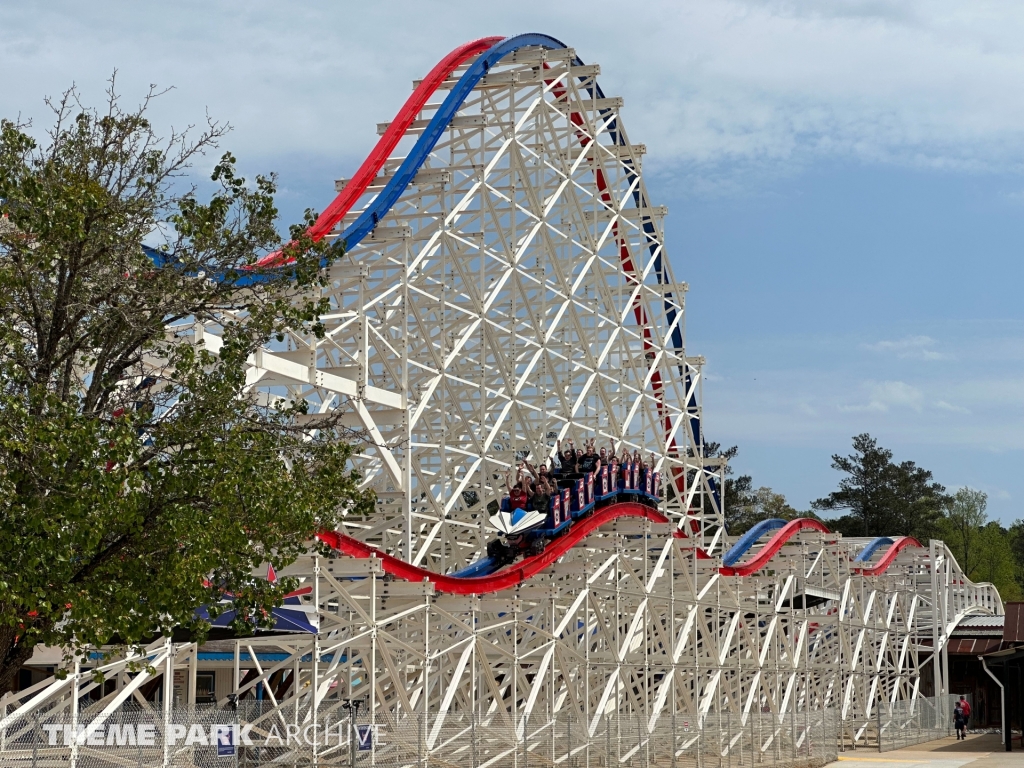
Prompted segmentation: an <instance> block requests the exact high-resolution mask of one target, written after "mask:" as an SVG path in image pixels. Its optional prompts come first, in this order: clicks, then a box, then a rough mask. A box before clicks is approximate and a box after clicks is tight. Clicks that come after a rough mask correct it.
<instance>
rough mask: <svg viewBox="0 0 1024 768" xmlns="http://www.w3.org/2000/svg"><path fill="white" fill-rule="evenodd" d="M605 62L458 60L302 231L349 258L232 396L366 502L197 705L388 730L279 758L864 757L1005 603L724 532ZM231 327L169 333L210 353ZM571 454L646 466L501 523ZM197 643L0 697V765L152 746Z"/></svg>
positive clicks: (667, 281)
mask: <svg viewBox="0 0 1024 768" xmlns="http://www.w3.org/2000/svg"><path fill="white" fill-rule="evenodd" d="M599 75H600V67H599V66H598V65H596V64H585V63H584V62H583V61H582V60H581V59H580V58H579V57H578V56H577V55H576V52H575V51H574V50H573V49H572V48H569V47H567V46H566V45H564V44H563V43H561V42H559V41H558V40H555V39H554V38H551V37H549V36H546V35H542V34H526V35H519V36H516V37H510V38H498V37H489V38H483V39H480V40H476V41H473V42H471V43H468V44H466V45H463V46H460V47H459V48H456V49H455V50H454V51H452V52H451V53H449V54H448V55H447V56H445V57H444V58H443V59H442V60H441V61H440V62H438V64H437V65H436V66H435V67H434V68H433V69H432V70H431V71H430V72H429V73H428V74H427V75H426V77H424V78H423V79H422V80H417V81H414V83H413V92H412V95H411V96H410V97H409V99H408V100H407V101H406V103H405V104H404V105H403V106H402V108H401V109H400V110H399V111H398V113H397V114H396V115H395V117H394V119H393V120H391V121H390V122H386V123H381V124H379V125H378V133H379V136H380V138H379V140H378V142H377V145H376V146H375V147H374V149H373V150H372V152H371V153H370V154H369V156H368V157H367V158H366V160H365V161H364V162H363V164H362V165H361V166H360V167H359V169H358V170H357V171H356V172H355V174H353V175H352V176H351V178H347V179H338V180H337V181H336V182H335V191H336V193H337V196H336V198H335V199H334V201H333V202H332V203H331V204H330V205H328V206H327V207H326V209H325V210H324V212H323V213H322V214H321V215H320V217H319V218H318V220H317V221H316V223H315V224H314V225H313V226H312V227H311V229H310V234H311V235H312V236H313V237H314V238H317V239H321V238H326V239H329V240H331V241H340V242H342V243H343V244H344V246H345V255H344V257H343V258H341V259H339V260H338V261H337V262H336V263H334V264H332V265H331V266H330V286H329V288H328V289H326V295H327V297H328V299H329V300H330V303H331V309H330V311H329V313H328V314H327V315H326V316H325V317H324V323H325V325H326V334H325V336H324V337H323V338H316V337H313V336H312V335H304V334H302V333H300V332H297V331H296V332H292V333H290V334H289V335H288V337H287V338H286V339H285V341H284V342H283V343H282V344H280V345H278V346H275V347H273V348H267V349H265V350H261V352H260V353H259V354H257V355H255V356H254V357H253V358H252V359H251V361H250V363H251V371H250V375H249V377H248V381H249V382H250V384H251V386H252V387H253V388H254V389H255V390H257V391H258V392H260V393H263V394H265V395H266V401H267V402H268V404H269V403H272V402H274V400H275V399H276V398H278V397H281V396H282V395H286V396H287V397H288V398H289V399H299V398H301V399H303V400H305V401H307V402H308V404H309V412H310V413H316V414H323V413H328V412H335V411H337V412H338V413H339V414H340V418H341V421H342V423H343V424H346V425H348V426H351V427H353V428H356V429H360V430H362V431H363V432H364V433H365V434H366V435H367V436H368V444H367V450H365V451H364V452H363V453H361V454H360V455H358V456H357V457H355V458H354V459H353V462H354V466H355V467H356V468H357V469H358V470H359V472H360V475H361V477H362V478H363V480H362V483H363V486H364V487H366V488H372V489H373V490H374V491H375V493H376V497H377V508H376V512H375V514H374V515H372V516H371V517H368V518H367V517H357V516H349V517H346V518H345V521H344V524H343V525H342V526H341V528H340V529H338V530H335V531H324V532H322V533H321V534H320V535H319V544H318V546H317V547H314V548H313V550H312V551H311V552H310V553H309V554H308V555H306V556H304V557H302V558H300V559H299V561H297V562H296V563H295V564H294V565H292V566H290V567H289V568H288V569H287V571H286V573H287V575H291V576H296V577H298V578H299V579H300V582H301V584H302V589H301V590H299V592H297V593H296V594H295V595H293V596H292V597H291V598H290V602H291V603H293V604H294V606H293V607H294V608H295V609H296V610H300V609H301V610H302V611H304V612H305V615H306V616H307V617H309V618H310V621H309V622H308V629H307V630H305V631H304V630H303V629H302V627H298V623H296V626H297V627H298V629H295V630H294V631H291V630H289V631H285V630H284V629H283V628H282V630H281V631H275V632H269V633H264V634H257V635H256V636H254V637H251V638H234V639H229V640H226V641H222V643H228V644H229V645H228V646H224V645H223V644H222V645H220V646H218V648H220V649H221V650H223V649H224V648H225V647H227V648H229V650H228V651H226V652H225V653H226V654H227V655H228V656H229V657H230V661H229V662H225V664H227V665H228V669H229V674H230V681H229V682H228V683H226V684H225V686H224V687H223V688H220V687H218V691H217V696H216V698H217V699H218V706H219V707H221V708H224V707H227V706H228V705H229V704H237V705H239V706H240V707H243V708H244V707H245V706H246V705H247V702H248V703H252V702H254V701H258V704H259V707H258V714H257V715H255V716H253V719H252V720H251V722H252V723H253V724H254V727H255V731H254V733H257V734H262V736H263V737H266V735H267V733H268V732H269V730H270V729H271V728H272V727H273V726H274V725H275V724H278V725H280V724H294V725H295V726H296V727H299V726H303V727H305V726H307V725H309V726H313V727H314V730H315V728H316V727H318V726H321V725H324V724H325V723H329V722H340V721H342V720H344V718H345V717H349V718H351V720H352V721H353V722H356V723H360V724H366V726H367V727H368V728H371V729H375V730H372V731H371V732H372V733H374V734H377V736H376V739H377V740H376V742H375V745H374V747H373V749H372V750H369V753H370V754H369V755H367V756H362V753H359V755H360V756H359V757H358V758H357V753H356V751H355V750H354V748H353V751H352V752H351V755H350V753H349V747H350V746H352V745H353V744H354V742H351V741H345V742H344V744H343V743H340V742H339V743H334V742H331V741H330V740H324V741H322V742H318V741H314V743H313V745H312V746H311V747H310V746H308V745H307V746H305V747H303V748H302V749H303V750H305V751H301V754H300V750H299V749H298V748H295V750H296V751H292V752H289V751H288V749H284V748H282V749H280V750H279V751H277V752H274V753H273V755H274V760H275V761H276V762H279V763H283V764H289V765H291V764H296V763H297V764H316V765H349V764H354V763H355V762H356V761H357V760H358V761H359V762H363V763H365V764H370V763H371V762H372V763H373V764H377V763H381V764H383V763H387V764H394V765H396V766H397V765H407V764H408V765H412V764H422V765H424V766H425V765H430V764H435V765H441V764H444V765H448V764H452V763H459V764H461V765H470V764H472V765H473V766H484V765H518V764H520V763H522V764H524V765H526V764H540V763H543V764H545V765H549V764H550V765H555V764H563V763H564V764H566V765H584V764H585V765H594V766H598V765H601V766H606V765H615V764H619V765H626V764H638V761H639V760H640V759H641V756H642V757H643V760H644V761H646V762H645V764H664V765H676V764H677V762H683V763H686V762H687V761H690V763H689V764H692V762H693V761H696V763H697V764H705V763H706V764H708V765H719V764H722V765H724V764H729V765H741V764H748V763H749V764H753V763H763V762H765V761H766V760H768V761H771V760H772V759H774V760H775V761H776V762H778V761H779V755H780V754H782V753H780V751H779V750H780V749H782V746H783V744H786V745H788V746H786V749H788V750H789V752H786V753H785V754H787V755H789V756H790V758H792V759H795V757H794V756H796V755H799V754H804V755H805V757H810V756H812V752H811V746H810V745H811V744H812V742H813V743H814V744H816V745H818V746H820V745H822V744H829V745H831V746H830V748H831V749H833V750H834V749H835V746H836V744H837V742H838V743H839V744H841V745H845V746H847V747H850V748H852V747H854V746H857V745H860V746H864V745H867V744H877V743H878V741H879V739H880V738H882V736H883V734H884V733H885V732H887V731H888V732H891V731H894V730H898V729H900V728H901V727H904V725H905V722H906V718H905V715H906V713H908V712H911V713H912V712H913V711H914V707H915V706H918V704H920V705H921V706H924V702H925V700H926V699H929V697H931V699H932V700H936V701H937V700H938V698H936V697H939V698H941V696H942V695H943V694H946V693H948V692H949V691H948V664H947V660H946V643H947V639H948V637H949V634H950V632H951V630H952V629H953V628H954V627H955V626H956V623H957V622H958V621H959V620H960V619H961V618H962V617H964V616H966V615H969V614H972V613H980V614H999V613H1002V602H1001V600H1000V597H999V595H998V593H997V591H996V590H995V589H994V588H993V587H992V586H991V585H988V584H972V583H970V582H969V581H968V580H967V579H966V578H965V577H964V574H963V573H962V571H961V569H960V567H959V566H958V564H957V563H956V561H955V559H954V558H953V557H952V556H951V555H950V553H949V551H948V550H947V548H946V547H945V545H944V544H943V543H942V542H940V541H930V542H927V543H921V542H917V541H915V540H913V539H909V538H876V539H856V538H853V539H851V538H844V537H842V536H840V535H838V534H835V533H832V532H830V531H829V530H828V528H827V527H826V526H825V525H823V524H822V523H821V522H819V521H816V520H808V519H799V520H793V521H783V520H768V521H765V522H762V523H760V524H758V525H757V526H755V527H754V528H753V529H752V530H751V531H749V532H747V533H745V534H744V535H742V536H739V537H736V536H730V535H729V533H728V532H727V531H726V530H725V526H724V510H723V508H722V494H721V488H722V484H723V479H724V478H723V462H722V460H721V459H720V458H717V457H715V456H713V455H710V454H711V452H710V451H709V446H708V444H707V443H706V442H705V438H704V434H703V427H702V406H701V401H702V387H703V380H704V375H703V366H704V359H703V358H702V357H699V356H693V355H688V354H687V353H686V350H685V345H684V310H685V296H686V292H687V290H688V286H687V285H686V283H682V282H676V281H675V280H674V278H673V276H672V270H671V266H670V263H669V259H668V254H667V253H666V250H665V238H664V219H665V216H666V215H667V210H666V209H665V208H664V207H662V206H658V205H655V204H653V203H652V202H651V200H650V198H649V196H648V193H647V189H646V186H645V184H644V180H643V174H642V163H643V156H644V154H645V147H644V146H643V145H642V144H636V143H633V142H631V141H630V140H629V138H628V137H627V134H626V130H625V127H624V124H623V120H622V117H621V114H620V112H621V110H622V108H623V101H622V99H621V98H618V97H610V96H607V95H605V93H604V91H602V89H601V87H600V86H599V84H598V77H599ZM280 258H281V257H280V256H279V255H274V256H271V257H268V261H267V265H271V266H272V265H273V264H274V259H280ZM220 330H221V329H220V328H219V327H218V326H217V325H216V324H214V323H205V324H202V325H197V324H191V325H183V326H180V327H176V328H175V329H174V331H175V332H176V333H177V334H178V335H179V336H180V337H182V338H183V339H187V340H190V341H192V342H194V343H199V342H202V343H203V344H205V347H206V348H207V349H209V350H211V351H212V352H214V353H216V352H217V351H218V349H219V348H220V338H221V337H220ZM569 438H574V439H575V440H576V441H577V442H578V443H579V444H582V443H583V442H584V441H585V440H588V439H599V440H601V441H602V442H603V443H607V442H610V443H611V444H612V445H613V446H615V447H616V448H622V449H626V450H629V451H637V452H639V453H640V454H641V455H645V456H646V455H650V456H651V457H652V460H651V462H650V463H649V466H648V467H647V468H646V471H645V473H644V474H643V475H637V476H636V479H635V480H632V481H630V484H629V487H626V486H625V485H624V486H623V487H609V486H608V485H607V483H608V482H609V481H608V477H607V473H606V474H605V475H604V476H603V477H601V476H598V477H594V476H593V475H589V476H585V477H582V478H578V479H574V480H573V481H572V482H571V483H570V484H569V485H567V486H566V487H564V488H560V489H559V492H558V494H557V495H556V496H555V498H553V499H552V501H551V506H550V507H549V508H548V511H547V513H546V514H544V513H541V515H540V518H542V520H538V522H537V524H536V525H535V526H534V527H533V528H532V529H531V530H532V531H533V533H532V534H531V535H530V536H528V537H520V538H518V539H517V538H516V536H517V535H518V534H515V532H514V530H513V529H514V524H513V522H512V518H511V516H509V517H508V521H507V522H506V523H502V522H501V520H502V518H501V515H502V505H503V503H505V500H504V488H503V486H502V485H501V483H500V480H501V479H502V478H503V476H504V473H505V472H506V471H507V470H509V469H511V468H513V467H515V466H516V464H517V463H518V462H520V461H524V460H532V461H534V462H537V461H543V460H547V459H549V458H551V457H553V456H554V454H555V452H556V445H557V441H559V440H567V439H569ZM504 512H505V514H506V515H512V510H510V509H506V510H505V511H504ZM503 526H504V527H503ZM513 540H514V542H513ZM495 541H499V542H502V547H506V548H507V549H505V550H502V551H500V552H499V551H498V548H497V547H496V546H495V544H494V542H495ZM531 541H539V544H537V545H530V542H531ZM513 544H514V545H513ZM286 607H287V606H286ZM204 653H205V654H207V656H209V654H210V653H211V652H210V651H209V649H203V648H197V647H196V646H195V644H194V643H190V642H187V641H177V640H175V639H174V638H163V639H161V640H159V641H156V642H154V643H153V644H152V645H151V646H150V647H149V648H147V649H146V650H145V652H144V656H145V660H146V664H144V665H143V666H142V667H141V668H140V667H139V661H140V658H142V657H138V656H137V657H135V658H134V659H131V658H126V659H114V660H112V661H104V662H103V663H102V664H101V663H100V662H99V661H95V662H90V660H89V659H82V660H80V661H79V662H77V663H76V665H75V666H74V667H73V668H72V669H69V670H67V675H66V676H64V677H62V678H59V679H58V678H52V679H48V680H43V681H41V682H39V683H37V684H35V685H32V686H29V687H27V688H25V689H23V690H21V691H19V692H16V693H11V694H5V695H4V697H3V699H2V700H0V704H3V707H2V709H0V755H2V754H3V752H4V750H7V759H8V762H7V763H5V764H17V763H15V762H13V761H14V760H15V759H17V760H23V761H27V759H28V757H27V755H28V753H27V752H26V751H25V750H26V749H27V747H25V742H24V739H22V741H19V740H18V739H19V733H22V732H23V730H24V728H25V727H27V726H26V725H25V724H26V723H28V722H29V720H30V718H32V717H36V718H37V719H38V717H41V716H42V717H63V718H65V719H64V720H63V721H62V722H65V723H68V722H70V723H78V722H82V721H84V720H85V719H87V720H88V722H89V723H90V724H91V725H90V727H94V728H98V727H99V724H101V723H102V722H104V720H105V719H110V718H114V717H115V716H117V715H118V713H119V712H121V711H123V709H124V708H125V707H126V706H128V705H132V706H134V707H136V708H139V709H141V710H142V711H144V712H151V713H153V716H154V718H155V719H154V722H155V723H156V724H157V726H158V727H159V728H169V727H170V725H171V723H172V721H174V722H177V721H176V720H174V718H176V717H178V715H177V714H175V712H176V710H175V709H174V707H178V706H181V707H190V706H192V705H195V704H196V703H197V684H196V680H197V675H198V674H200V673H201V672H202V669H203V665H204V664H206V663H208V662H209V659H208V658H207V657H204ZM214 655H216V654H214ZM97 668H102V670H103V672H104V675H105V677H106V680H107V682H106V683H102V682H97V681H96V680H95V679H94V672H95V670H96V669H97ZM110 681H113V682H112V683H111V682H110ZM147 686H148V687H147ZM154 690H155V691H156V694H154ZM86 703H88V705H89V706H88V712H87V711H86V708H85V705H86ZM356 707H359V709H358V710H357V709H356ZM87 714H88V718H86V715H87ZM19 729H22V730H19ZM711 732H714V733H715V734H716V735H715V740H714V741H713V744H712V741H711V740H709V739H708V737H707V734H708V733H711ZM627 733H628V735H627V736H624V735H623V734H627ZM701 734H704V738H705V741H704V742H703V744H704V746H703V748H702V749H703V750H704V751H700V750H698V751H696V752H695V751H694V750H695V749H696V748H697V747H700V744H701V743H702V742H700V739H701V738H702V736H701ZM360 738H361V739H362V738H363V737H362V736H360ZM19 745H20V746H19ZM695 745H696V746H695ZM709 745H710V746H709ZM18 749H20V750H21V752H17V750H18ZM267 749H269V747H267ZM801 749H804V750H805V751H804V752H803V753H801V752H800V750H801ZM12 750H13V751H12ZM72 752H73V754H72V758H73V759H84V758H83V756H84V755H86V753H87V752H88V747H87V746H81V747H79V746H74V747H72ZM826 752H827V750H826ZM190 754H191V753H190ZM246 754H247V756H246V759H247V760H254V761H256V762H258V761H259V758H258V756H255V757H254V754H255V753H252V752H248V753H246ZM264 754H270V752H266V753H264ZM815 754H816V753H815ZM91 759H93V760H94V764H97V765H106V764H107V763H103V762H102V761H103V759H106V758H102V756H99V755H98V753H97V754H94V755H92V758H91ZM134 759H135V758H134V757H133V758H132V760H134ZM138 759H139V763H138V764H139V765H143V764H152V765H171V764H179V763H180V761H181V760H183V759H184V758H182V757H181V754H179V752H176V751H175V749H174V748H172V747H171V746H166V745H165V746H164V747H163V749H162V751H158V753H153V754H152V755H150V754H149V753H146V754H145V755H143V752H142V751H141V749H140V751H139V758H138ZM189 759H192V758H189ZM196 759H198V758H196ZM787 759H788V758H787ZM129 762H130V761H129ZM25 764H26V765H27V764H28V763H27V762H25ZM111 764H113V763H111ZM131 764H132V765H134V764H135V763H134V762H131ZM190 764H191V763H190Z"/></svg>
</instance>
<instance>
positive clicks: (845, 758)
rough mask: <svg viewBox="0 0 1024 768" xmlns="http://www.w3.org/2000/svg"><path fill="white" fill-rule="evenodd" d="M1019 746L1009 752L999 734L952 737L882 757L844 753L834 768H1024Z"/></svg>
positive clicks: (866, 752)
mask: <svg viewBox="0 0 1024 768" xmlns="http://www.w3.org/2000/svg"><path fill="white" fill-rule="evenodd" d="M1019 744H1020V742H1019V741H1018V742H1017V743H1015V744H1014V745H1013V746H1014V750H1013V752H1009V753H1008V752H1006V751H1004V749H1005V748H1004V747H1003V744H1002V742H1001V741H1000V737H999V735H998V734H979V735H976V736H970V735H969V736H968V737H967V739H966V741H957V740H956V737H954V736H950V737H948V738H945V739H939V740H937V741H929V742H927V743H925V744H917V745H915V746H913V747H907V748H905V749H897V750H894V751H892V752H883V753H881V754H879V753H878V752H871V751H869V750H866V749H863V750H862V749H858V750H857V751H856V752H849V751H847V752H843V753H841V754H840V755H839V762H836V763H832V764H831V766H830V768H882V766H885V765H891V766H893V768H961V766H970V768H1004V766H1005V768H1024V750H1022V749H1020V748H1019Z"/></svg>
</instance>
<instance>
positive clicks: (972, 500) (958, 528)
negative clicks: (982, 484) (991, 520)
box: [939, 488, 988, 580]
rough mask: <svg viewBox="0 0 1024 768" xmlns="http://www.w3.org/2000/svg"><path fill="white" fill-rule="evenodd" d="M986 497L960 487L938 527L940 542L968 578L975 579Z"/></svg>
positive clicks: (982, 493)
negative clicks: (944, 545)
mask: <svg viewBox="0 0 1024 768" xmlns="http://www.w3.org/2000/svg"><path fill="white" fill-rule="evenodd" d="M987 506H988V494H986V493H984V492H983V491H976V490H974V489H973V488H961V489H959V490H958V491H957V492H956V493H954V494H953V496H952V497H951V498H950V500H949V503H948V504H947V505H946V514H945V516H944V517H943V518H942V521H941V522H940V524H939V532H940V534H941V536H942V539H943V541H945V542H946V545H947V546H948V547H949V548H950V550H951V551H952V552H953V557H955V558H956V561H957V562H958V563H959V564H960V567H961V568H962V569H963V571H964V573H965V574H967V578H969V579H972V580H973V579H974V575H975V573H976V572H977V571H978V568H979V566H980V565H981V560H982V555H983V547H982V538H983V528H984V527H985V524H986V523H987V522H988V515H987V514H986V512H985V509H986V507H987Z"/></svg>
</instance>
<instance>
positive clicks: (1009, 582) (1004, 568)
mask: <svg viewBox="0 0 1024 768" xmlns="http://www.w3.org/2000/svg"><path fill="white" fill-rule="evenodd" d="M977 544H978V551H979V557H978V562H977V565H976V566H975V567H974V569H973V571H972V572H971V573H969V574H968V576H967V577H968V578H969V579H970V580H971V581H975V582H979V581H988V582H991V583H992V584H994V585H995V587H996V589H998V590H999V594H1000V596H1001V597H1002V598H1003V600H1020V599H1021V595H1022V592H1021V588H1020V585H1019V584H1018V583H1017V579H1016V575H1017V573H1016V562H1015V560H1014V554H1013V545H1012V542H1011V537H1010V534H1009V531H1007V529H1006V528H1003V527H1002V526H1001V525H1000V524H999V523H997V522H995V521H994V520H993V521H990V522H988V523H986V524H985V525H984V526H982V527H981V528H980V530H979V531H978V541H977ZM958 562H959V561H958ZM961 567H963V566H961Z"/></svg>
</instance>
